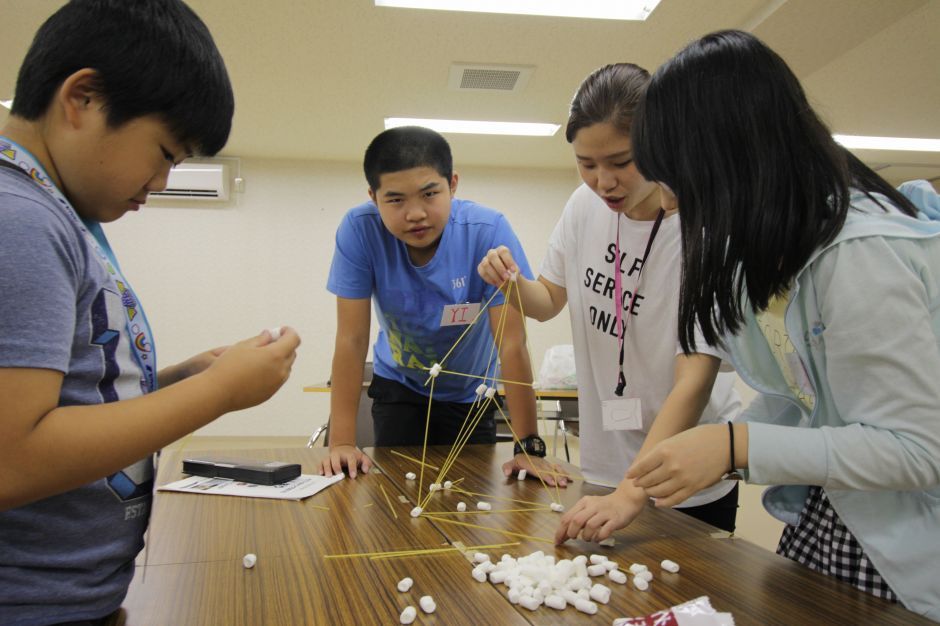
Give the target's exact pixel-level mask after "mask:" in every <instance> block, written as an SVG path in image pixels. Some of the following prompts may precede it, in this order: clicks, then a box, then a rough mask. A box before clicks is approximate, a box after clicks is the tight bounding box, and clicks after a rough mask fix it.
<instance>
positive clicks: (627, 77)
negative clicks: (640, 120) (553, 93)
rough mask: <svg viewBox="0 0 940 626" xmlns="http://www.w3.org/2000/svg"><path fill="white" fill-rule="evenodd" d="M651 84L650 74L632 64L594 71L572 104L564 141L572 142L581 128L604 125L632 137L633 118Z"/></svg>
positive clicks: (586, 79) (576, 94) (612, 65)
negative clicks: (647, 87)
mask: <svg viewBox="0 0 940 626" xmlns="http://www.w3.org/2000/svg"><path fill="white" fill-rule="evenodd" d="M649 82H650V73H649V72H647V71H646V70H645V69H643V68H642V67H640V66H639V65H634V64H633V63H612V64H610V65H605V66H604V67H601V68H598V69H596V70H594V71H593V72H591V73H590V75H588V77H587V78H585V79H584V81H583V82H582V83H581V86H580V87H578V91H577V92H576V93H575V94H574V99H572V101H571V109H570V111H569V113H568V124H567V125H566V126H565V139H567V140H568V143H571V142H573V141H574V138H575V136H576V135H577V134H578V131H579V130H581V129H582V128H585V127H587V126H593V125H594V124H602V123H604V122H610V123H611V124H613V126H614V128H616V129H617V130H619V131H620V132H621V133H623V134H624V135H630V125H631V124H632V123H633V115H634V113H635V111H636V107H637V105H639V103H640V98H641V97H642V96H643V92H644V90H645V89H646V85H647V84H649Z"/></svg>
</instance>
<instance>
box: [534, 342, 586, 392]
mask: <svg viewBox="0 0 940 626" xmlns="http://www.w3.org/2000/svg"><path fill="white" fill-rule="evenodd" d="M539 385H540V386H541V387H542V388H543V389H577V387H578V375H577V372H576V371H575V365H574V346H573V345H571V344H564V345H558V346H552V347H551V348H549V349H548V350H546V351H545V357H544V358H543V359H542V367H541V369H540V370H539Z"/></svg>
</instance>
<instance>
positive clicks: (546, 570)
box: [472, 550, 679, 615]
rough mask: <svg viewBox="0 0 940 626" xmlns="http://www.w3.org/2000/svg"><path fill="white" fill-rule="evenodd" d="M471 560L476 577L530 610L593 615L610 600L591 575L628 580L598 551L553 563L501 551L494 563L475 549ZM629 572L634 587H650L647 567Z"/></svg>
mask: <svg viewBox="0 0 940 626" xmlns="http://www.w3.org/2000/svg"><path fill="white" fill-rule="evenodd" d="M473 560H474V562H475V563H476V566H475V567H474V568H473V571H472V575H473V578H474V579H475V580H477V581H479V582H486V580H487V579H489V581H490V582H491V583H493V584H500V583H502V584H503V585H505V586H506V587H508V588H509V593H508V596H509V601H510V602H512V603H513V604H520V605H522V606H524V607H525V608H527V609H529V610H530V611H534V610H536V609H537V608H539V607H540V606H542V605H543V604H544V605H545V606H547V607H550V608H552V609H557V610H559V611H560V610H562V609H564V608H565V607H567V606H568V605H569V604H570V605H572V606H574V607H575V608H576V609H577V610H579V611H581V612H582V613H588V614H590V615H593V614H595V613H597V604H596V603H598V602H600V603H601V604H607V603H608V602H609V601H610V587H607V586H606V585H603V584H601V583H594V582H593V581H592V580H591V578H592V577H598V576H606V577H607V579H609V580H610V581H612V582H615V583H617V584H620V585H623V584H625V583H626V582H627V574H626V572H623V571H621V570H620V569H619V567H618V565H617V563H615V562H613V561H611V560H609V559H608V558H607V557H606V556H603V555H600V554H592V555H591V557H590V559H588V557H586V556H584V555H581V556H576V557H575V558H573V559H562V560H560V561H557V562H556V561H555V557H554V556H547V555H546V554H545V553H544V552H542V551H541V550H539V551H538V552H533V553H532V554H530V555H528V556H524V557H521V558H519V559H514V558H512V557H511V556H509V555H508V554H504V555H503V556H502V558H501V559H500V561H499V562H498V563H493V562H492V561H490V557H489V555H487V554H483V553H481V552H477V553H476V554H474V555H473ZM661 567H662V568H663V569H664V570H666V571H669V572H678V571H679V566H678V565H677V564H676V563H674V562H673V561H669V560H666V561H663V562H662V563H661ZM629 571H630V574H631V576H632V577H633V585H634V586H635V587H636V588H637V589H639V590H641V591H645V590H646V589H648V588H649V583H650V581H651V580H652V579H653V574H652V573H651V572H650V571H649V568H647V567H646V566H645V565H642V564H640V563H634V564H633V565H631V566H630V569H629Z"/></svg>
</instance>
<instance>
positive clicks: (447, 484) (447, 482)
mask: <svg viewBox="0 0 940 626" xmlns="http://www.w3.org/2000/svg"><path fill="white" fill-rule="evenodd" d="M453 486H454V483H452V482H451V481H449V480H445V481H444V489H450V488H451V487H453Z"/></svg>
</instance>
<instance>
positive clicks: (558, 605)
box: [545, 593, 568, 611]
mask: <svg viewBox="0 0 940 626" xmlns="http://www.w3.org/2000/svg"><path fill="white" fill-rule="evenodd" d="M545 606H547V607H548V608H550V609H555V610H556V611H562V610H564V608H565V607H566V606H568V602H567V601H566V600H565V599H564V598H562V597H561V596H560V595H558V594H554V593H553V594H551V595H549V596H547V597H546V598H545Z"/></svg>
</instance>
